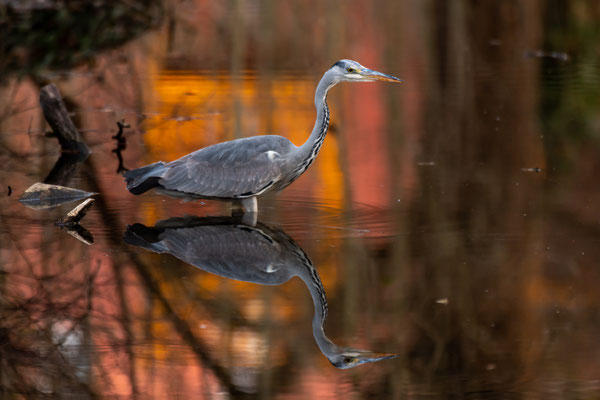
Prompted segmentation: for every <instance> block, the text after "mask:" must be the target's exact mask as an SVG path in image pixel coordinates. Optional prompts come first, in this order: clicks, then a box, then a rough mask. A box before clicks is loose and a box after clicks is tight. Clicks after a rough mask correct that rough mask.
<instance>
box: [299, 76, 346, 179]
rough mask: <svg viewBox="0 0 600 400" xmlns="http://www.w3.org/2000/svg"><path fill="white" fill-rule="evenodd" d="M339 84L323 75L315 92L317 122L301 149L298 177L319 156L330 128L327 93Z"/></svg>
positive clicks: (330, 77)
mask: <svg viewBox="0 0 600 400" xmlns="http://www.w3.org/2000/svg"><path fill="white" fill-rule="evenodd" d="M336 83H337V82H335V80H334V79H333V78H332V76H331V75H330V74H328V73H325V75H323V78H321V81H320V82H319V85H318V86H317V91H316V92H315V107H316V109H317V120H316V121H315V126H314V127H313V130H312V133H311V134H310V136H309V138H308V140H307V141H306V142H305V143H304V144H303V145H302V146H300V148H299V155H300V157H299V158H300V160H299V165H298V168H297V169H296V171H297V173H298V175H299V174H301V173H303V172H304V171H306V169H307V168H308V166H309V165H310V164H311V163H312V162H313V161H314V159H315V158H316V157H317V154H319V150H320V149H321V145H323V140H325V135H326V134H327V128H328V127H329V108H328V107H327V91H328V90H329V89H330V88H331V87H332V86H333V85H335V84H336Z"/></svg>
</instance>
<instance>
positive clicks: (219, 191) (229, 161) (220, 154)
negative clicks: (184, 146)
mask: <svg viewBox="0 0 600 400" xmlns="http://www.w3.org/2000/svg"><path fill="white" fill-rule="evenodd" d="M289 146H291V143H290V142H289V140H287V139H285V138H282V137H279V136H259V137H251V138H246V139H240V140H234V141H231V142H225V143H219V144H216V145H213V146H209V147H206V148H204V149H200V150H198V151H196V152H194V153H191V154H190V155H188V156H185V157H182V158H180V159H179V160H176V161H173V162H171V163H168V164H166V165H165V170H166V172H164V173H163V174H162V176H161V179H160V181H159V182H160V184H161V185H162V186H164V187H165V188H166V189H169V190H177V191H179V192H185V193H195V194H198V195H200V196H205V197H220V198H244V197H250V196H254V195H258V194H261V193H263V192H264V191H266V190H267V189H269V188H270V187H271V186H273V185H274V184H276V183H277V182H278V181H279V180H280V179H281V178H282V174H283V171H284V169H285V159H284V158H283V155H285V153H286V152H287V151H289Z"/></svg>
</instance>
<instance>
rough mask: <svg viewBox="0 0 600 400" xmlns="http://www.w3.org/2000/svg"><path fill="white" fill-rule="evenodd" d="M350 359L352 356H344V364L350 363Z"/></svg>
mask: <svg viewBox="0 0 600 400" xmlns="http://www.w3.org/2000/svg"><path fill="white" fill-rule="evenodd" d="M352 361H353V358H352V357H345V358H344V364H350V363H352Z"/></svg>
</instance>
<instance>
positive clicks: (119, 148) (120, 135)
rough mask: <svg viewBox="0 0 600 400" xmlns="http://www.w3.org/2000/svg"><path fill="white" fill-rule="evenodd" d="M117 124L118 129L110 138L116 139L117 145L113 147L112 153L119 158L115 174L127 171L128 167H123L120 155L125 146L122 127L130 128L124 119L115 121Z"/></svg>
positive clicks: (125, 140)
mask: <svg viewBox="0 0 600 400" xmlns="http://www.w3.org/2000/svg"><path fill="white" fill-rule="evenodd" d="M117 126H118V127H119V131H118V132H117V134H116V135H115V136H113V137H112V138H113V139H115V140H116V141H117V147H116V148H114V149H113V151H112V152H113V153H115V154H116V155H117V160H119V166H118V167H117V174H118V173H120V172H123V171H129V169H128V168H125V166H124V165H123V155H121V151H123V150H125V149H126V148H127V139H125V137H124V136H123V128H131V125H129V124H126V123H125V120H124V119H123V120H121V121H117Z"/></svg>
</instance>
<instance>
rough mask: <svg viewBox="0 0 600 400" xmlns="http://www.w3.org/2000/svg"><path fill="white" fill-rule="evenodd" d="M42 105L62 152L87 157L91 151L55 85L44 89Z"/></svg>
mask: <svg viewBox="0 0 600 400" xmlns="http://www.w3.org/2000/svg"><path fill="white" fill-rule="evenodd" d="M40 105H41V106H42V110H43V111H44V117H45V118H46V121H48V123H49V124H50V126H51V127H52V133H53V136H55V137H56V138H57V139H58V142H59V143H60V147H61V149H62V151H63V152H67V153H79V154H83V155H85V156H87V155H88V154H89V153H90V150H89V149H88V147H87V145H86V144H85V142H84V141H83V139H82V137H81V135H80V134H79V132H78V131H77V128H76V127H75V124H74V123H73V121H72V120H71V118H70V117H69V114H68V112H67V108H66V107H65V103H64V102H63V99H62V97H61V95H60V92H59V91H58V88H57V87H56V86H55V85H54V84H53V83H51V84H49V85H46V86H44V87H43V88H42V90H41V92H40Z"/></svg>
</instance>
